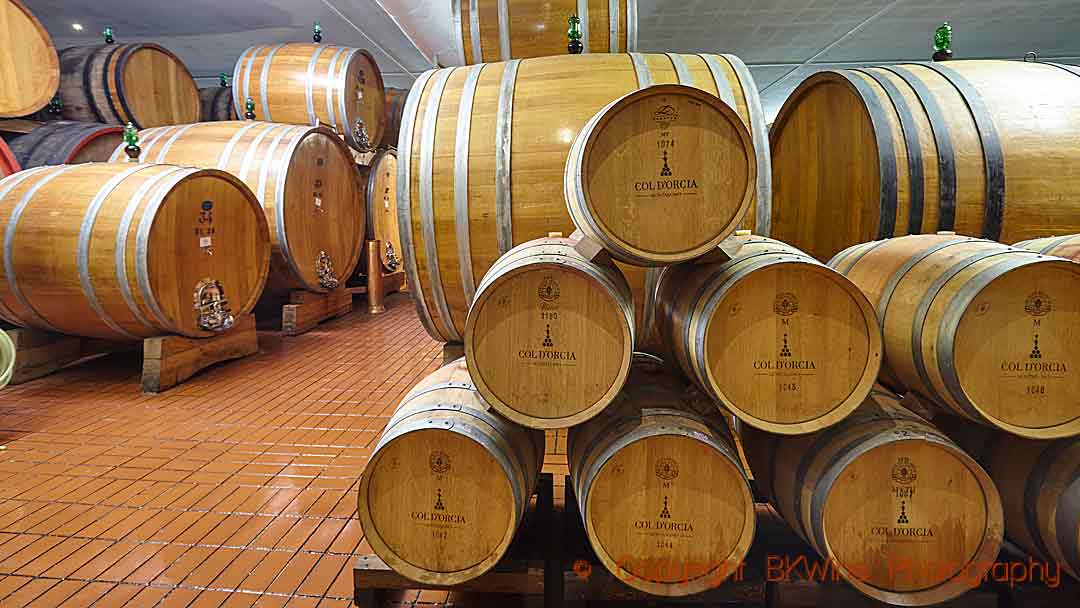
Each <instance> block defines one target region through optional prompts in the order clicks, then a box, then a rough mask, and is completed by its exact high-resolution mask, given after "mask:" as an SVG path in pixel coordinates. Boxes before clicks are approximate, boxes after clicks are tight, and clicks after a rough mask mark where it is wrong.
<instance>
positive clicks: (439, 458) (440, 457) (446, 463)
mask: <svg viewBox="0 0 1080 608" xmlns="http://www.w3.org/2000/svg"><path fill="white" fill-rule="evenodd" d="M428 466H429V467H431V472H432V473H435V474H436V475H442V474H443V473H447V472H449V471H450V457H449V456H447V454H446V452H444V451H442V450H432V452H431V456H429V457H428Z"/></svg>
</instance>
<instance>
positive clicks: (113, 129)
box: [11, 120, 124, 169]
mask: <svg viewBox="0 0 1080 608" xmlns="http://www.w3.org/2000/svg"><path fill="white" fill-rule="evenodd" d="M123 141H124V129H123V127H120V126H117V125H103V124H101V123H97V122H77V121H71V120H57V121H53V122H46V123H44V124H42V125H41V126H40V127H38V128H36V129H34V130H33V131H31V132H30V133H27V134H26V135H21V136H19V137H18V138H16V139H15V140H14V141H12V142H11V151H12V153H13V154H14V155H15V157H16V158H17V159H18V161H19V164H20V165H21V166H22V167H23V168H25V169H30V168H32V167H41V166H43V165H76V164H79V163H93V162H105V161H107V160H109V157H110V156H112V153H113V150H115V149H116V146H118V145H120V144H121V143H122V142H123Z"/></svg>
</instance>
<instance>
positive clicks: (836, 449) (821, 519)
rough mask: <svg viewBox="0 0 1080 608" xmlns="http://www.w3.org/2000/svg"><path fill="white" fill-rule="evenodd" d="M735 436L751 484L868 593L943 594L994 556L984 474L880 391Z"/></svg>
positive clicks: (891, 598)
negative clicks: (840, 417)
mask: <svg viewBox="0 0 1080 608" xmlns="http://www.w3.org/2000/svg"><path fill="white" fill-rule="evenodd" d="M742 438H743V445H744V447H745V449H746V455H747V458H748V459H749V461H750V468H751V469H752V470H753V472H754V482H755V484H757V487H758V489H759V490H761V491H763V492H764V493H765V494H766V496H767V497H768V498H769V501H770V502H771V503H772V504H773V506H774V507H776V509H777V511H778V512H779V513H780V515H781V516H782V517H783V518H784V520H785V521H787V522H788V525H790V526H791V527H792V528H793V529H794V530H795V531H796V532H797V533H798V534H799V535H800V536H801V537H802V538H803V539H804V540H806V541H807V543H809V544H810V545H811V546H812V547H813V548H814V549H815V550H816V551H817V552H818V553H819V554H820V555H821V556H822V558H823V559H825V560H827V561H828V562H829V572H830V573H832V572H838V573H839V574H840V576H842V577H843V578H844V579H845V580H846V581H848V582H849V583H851V585H852V586H854V587H855V588H856V589H858V590H859V591H861V592H862V593H864V594H866V595H868V596H870V597H872V598H874V599H877V600H880V601H883V602H887V603H890V604H894V605H897V606H927V605H930V604H936V603H939V602H943V601H945V600H948V599H950V598H953V597H956V596H958V595H960V594H962V593H964V592H965V591H967V590H968V589H971V588H973V587H977V586H978V585H979V583H980V582H982V581H981V578H982V575H983V574H984V573H985V572H986V571H987V570H988V569H989V568H990V566H991V565H992V564H993V560H994V559H995V557H996V556H997V553H998V549H999V547H1000V545H1001V539H1002V536H1003V519H1002V507H1001V498H1000V497H999V496H998V492H997V490H996V489H995V487H994V484H993V482H991V480H990V478H989V476H987V474H986V472H985V471H984V470H983V469H982V467H980V466H979V465H978V464H977V463H976V462H975V461H974V460H973V459H972V458H971V457H970V456H968V455H967V454H966V453H964V451H963V450H961V449H960V448H959V447H957V446H956V444H954V443H953V442H952V441H950V440H949V439H948V438H947V437H946V436H945V435H943V434H942V433H941V432H940V431H939V430H938V429H936V428H934V427H933V426H931V425H930V423H928V422H926V421H925V420H923V419H922V418H919V417H918V416H916V415H915V414H913V413H911V412H910V411H908V410H906V409H904V408H903V407H901V406H900V403H899V401H898V399H897V398H896V397H895V396H894V395H892V394H891V393H887V392H885V391H879V390H875V391H873V392H872V393H871V394H870V396H869V397H868V398H867V399H866V402H865V403H863V405H862V406H861V407H860V408H859V409H858V410H856V412H855V413H854V414H852V415H851V416H850V417H848V418H847V419H846V420H844V421H843V422H841V423H840V424H838V425H836V426H834V427H832V428H830V429H827V430H824V431H820V432H818V433H814V434H811V435H799V436H782V435H773V434H768V433H763V432H761V431H758V430H755V429H752V428H750V427H744V431H743V436H742ZM824 570H825V568H824V566H823V567H822V571H824Z"/></svg>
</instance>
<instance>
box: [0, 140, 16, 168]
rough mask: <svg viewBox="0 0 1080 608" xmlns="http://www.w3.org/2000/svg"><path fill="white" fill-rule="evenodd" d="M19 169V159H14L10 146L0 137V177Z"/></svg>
mask: <svg viewBox="0 0 1080 608" xmlns="http://www.w3.org/2000/svg"><path fill="white" fill-rule="evenodd" d="M18 171H19V161H18V160H16V159H15V155H14V154H13V153H12V151H11V148H8V145H7V143H5V142H4V140H2V139H0V177H7V176H9V175H11V174H12V173H16V172H18Z"/></svg>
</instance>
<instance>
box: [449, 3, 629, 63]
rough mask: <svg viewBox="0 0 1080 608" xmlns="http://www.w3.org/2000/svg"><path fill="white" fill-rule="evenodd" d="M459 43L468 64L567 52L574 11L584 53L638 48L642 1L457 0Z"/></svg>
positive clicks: (456, 18) (458, 47)
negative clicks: (640, 3)
mask: <svg viewBox="0 0 1080 608" xmlns="http://www.w3.org/2000/svg"><path fill="white" fill-rule="evenodd" d="M453 3H454V4H453V6H452V8H451V11H452V15H453V18H454V27H453V31H454V33H455V34H456V35H455V40H454V42H455V43H456V45H457V49H458V51H459V54H460V58H461V62H462V63H463V64H465V65H471V64H474V63H484V62H489V61H507V60H509V59H524V58H527V57H546V56H549V55H566V54H567V53H568V51H567V43H568V38H567V28H568V25H569V23H568V19H569V17H570V15H577V16H578V18H579V19H581V45H582V52H583V53H623V52H626V51H635V50H637V34H638V29H637V28H638V17H637V15H638V13H637V0H614V1H612V0H514V1H513V2H507V1H506V0H453Z"/></svg>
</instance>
